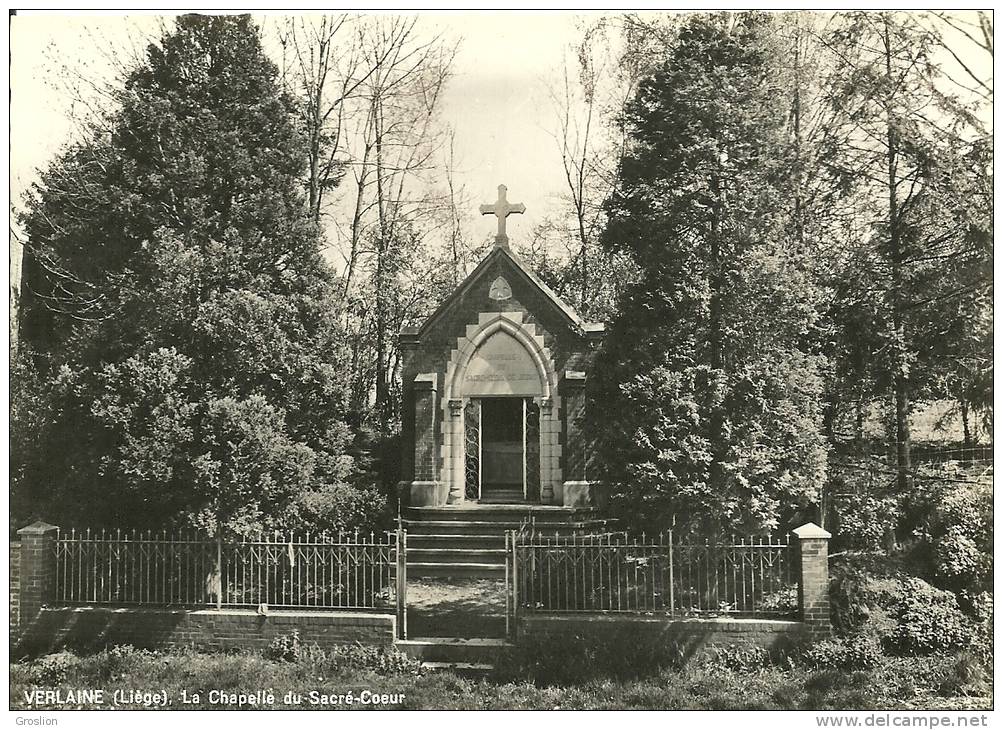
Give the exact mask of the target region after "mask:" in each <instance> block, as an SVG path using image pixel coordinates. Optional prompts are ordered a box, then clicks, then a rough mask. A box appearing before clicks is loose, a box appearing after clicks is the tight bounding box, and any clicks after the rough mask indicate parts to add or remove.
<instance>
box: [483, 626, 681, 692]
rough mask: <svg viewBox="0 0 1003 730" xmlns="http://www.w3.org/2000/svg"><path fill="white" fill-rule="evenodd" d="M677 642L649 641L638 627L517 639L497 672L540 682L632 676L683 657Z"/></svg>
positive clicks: (649, 672) (580, 681)
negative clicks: (518, 640) (527, 639)
mask: <svg viewBox="0 0 1003 730" xmlns="http://www.w3.org/2000/svg"><path fill="white" fill-rule="evenodd" d="M682 660H683V651H682V649H681V647H679V646H678V645H675V644H669V643H661V642H658V641H652V640H651V638H650V636H648V635H646V634H643V633H642V632H640V631H638V630H637V629H636V628H632V627H624V628H621V629H617V630H615V631H611V632H609V633H604V634H601V635H596V634H575V635H568V634H559V635H553V636H540V637H534V638H533V640H532V641H524V642H520V643H519V644H518V646H517V648H516V649H515V650H514V651H513V652H512V653H511V654H510V655H509V656H508V658H507V660H505V661H503V662H502V665H501V666H500V667H499V672H498V674H499V677H501V678H506V679H519V680H529V681H532V682H534V683H535V684H536V685H538V686H569V685H576V684H584V683H586V682H590V681H594V680H599V679H636V678H638V677H644V676H651V675H654V674H657V673H658V672H659V671H660V670H661V669H663V668H665V667H668V666H678V665H679V664H681V663H682Z"/></svg>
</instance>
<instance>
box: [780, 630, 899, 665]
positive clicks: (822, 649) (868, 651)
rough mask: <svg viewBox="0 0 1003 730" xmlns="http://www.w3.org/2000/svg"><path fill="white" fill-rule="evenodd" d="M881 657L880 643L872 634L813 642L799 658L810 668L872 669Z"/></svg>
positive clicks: (800, 661)
mask: <svg viewBox="0 0 1003 730" xmlns="http://www.w3.org/2000/svg"><path fill="white" fill-rule="evenodd" d="M880 658H881V646H880V644H879V643H878V642H877V641H876V640H875V639H874V638H873V637H870V636H852V637H849V636H844V637H839V638H835V639H826V640H824V641H820V642H818V643H816V644H812V645H811V646H809V647H808V648H807V649H805V650H804V652H803V653H802V654H801V656H800V657H799V658H798V660H799V663H801V664H803V665H804V666H805V667H807V668H809V669H816V670H820V669H821V670H829V669H838V670H842V671H854V670H859V669H871V668H872V667H874V666H876V665H877V663H878V661H879V660H880Z"/></svg>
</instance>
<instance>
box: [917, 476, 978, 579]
mask: <svg viewBox="0 0 1003 730" xmlns="http://www.w3.org/2000/svg"><path fill="white" fill-rule="evenodd" d="M928 538H929V539H930V540H932V542H933V545H934V555H935V570H936V575H937V577H938V578H939V579H941V580H942V581H943V582H944V584H945V585H946V586H948V587H952V588H954V589H955V590H958V589H967V590H971V591H976V592H978V591H982V590H986V589H988V588H991V587H992V574H993V498H992V485H991V483H979V484H966V483H961V484H953V485H951V486H950V487H949V488H948V489H946V490H945V492H944V495H943V498H942V499H941V500H940V502H939V504H938V505H937V506H936V508H935V509H934V512H933V514H932V515H931V519H930V525H929V533H928Z"/></svg>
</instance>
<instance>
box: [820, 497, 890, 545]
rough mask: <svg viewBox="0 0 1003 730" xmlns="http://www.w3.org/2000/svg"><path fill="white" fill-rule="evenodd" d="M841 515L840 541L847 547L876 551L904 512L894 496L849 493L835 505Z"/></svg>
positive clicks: (839, 515)
mask: <svg viewBox="0 0 1003 730" xmlns="http://www.w3.org/2000/svg"><path fill="white" fill-rule="evenodd" d="M835 508H836V514H837V515H838V517H839V530H838V533H837V534H838V535H839V541H840V544H841V545H843V546H846V547H851V548H856V549H859V550H877V549H879V548H881V547H882V545H883V544H884V538H885V536H886V535H887V534H889V533H891V532H892V531H893V530H894V529H895V527H896V525H897V524H898V521H899V517H900V515H901V508H900V506H899V500H898V498H897V497H895V496H875V495H870V494H849V495H846V496H843V497H840V498H839V500H838V501H837V502H836V504H835Z"/></svg>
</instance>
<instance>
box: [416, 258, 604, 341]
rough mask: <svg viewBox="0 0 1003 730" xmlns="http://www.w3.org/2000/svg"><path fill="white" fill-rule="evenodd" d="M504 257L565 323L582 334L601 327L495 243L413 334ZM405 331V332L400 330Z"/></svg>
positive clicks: (427, 324) (440, 313)
mask: <svg viewBox="0 0 1003 730" xmlns="http://www.w3.org/2000/svg"><path fill="white" fill-rule="evenodd" d="M500 258H504V259H507V260H508V261H509V262H511V264H512V267H513V268H514V269H515V270H516V272H518V273H519V274H520V275H521V276H522V277H523V278H525V279H526V281H528V282H529V283H530V284H531V285H532V286H534V287H536V288H537V289H538V290H539V291H540V292H542V293H543V294H544V296H545V297H546V298H547V299H548V300H550V302H551V303H552V304H553V305H554V307H555V309H557V310H558V311H559V312H560V313H561V314H562V315H564V317H565V319H567V321H568V324H569V325H570V326H571V327H572V328H573V329H575V330H576V331H578V332H579V333H581V334H585V333H586V332H595V331H597V330H599V329H601V325H596V324H595V323H590V322H585V321H584V320H583V319H582V318H581V317H579V316H578V313H577V312H576V311H575V310H574V309H573V308H572V307H571V305H570V304H568V303H567V302H565V301H564V300H563V299H561V298H560V297H559V296H557V293H556V292H555V291H554V290H553V289H551V288H550V287H549V286H547V285H546V284H545V283H543V281H542V280H541V279H540V277H538V276H537V275H536V274H534V273H533V271H532V270H531V269H530V268H529V266H527V265H526V264H525V263H524V262H523V260H522V259H520V258H519V257H518V256H516V255H515V254H514V253H513V252H512V251H511V250H510V249H509V248H508V247H507V246H495V247H494V248H493V249H492V250H491V252H490V253H489V254H488V255H487V256H485V257H484V258H483V259H481V262H480V263H479V264H477V266H476V267H475V268H474V270H473V271H471V272H470V273H469V274H468V275H467V278H465V279H464V280H463V281H462V282H460V284H459V286H457V287H456V289H454V290H453V292H452V293H451V294H450V295H449V296H448V297H446V298H445V299H444V300H443V301H442V303H441V304H439V306H438V307H437V308H436V310H435V311H434V312H433V313H432V314H431V315H430V316H429V317H428V319H426V320H425V322H424V323H423V324H422V325H421V327H419V328H418V330H417V331H416V332H414V333H413V335H416V336H418V337H420V336H421V335H423V334H424V333H425V332H426V331H428V329H429V328H430V327H431V326H432V325H433V324H434V323H435V322H436V321H437V320H438V319H439V318H440V317H441V316H442V315H443V313H445V311H446V310H447V309H449V306H450V305H451V304H452V303H453V301H454V300H455V299H457V298H458V297H461V296H462V295H463V294H464V293H466V292H467V291H468V290H469V289H470V288H471V287H472V286H473V285H474V284H475V283H476V282H477V281H478V280H479V279H480V278H481V277H482V276H483V275H484V273H485V272H486V271H487V270H488V268H489V267H490V266H491V264H492V263H494V262H495V261H496V260H498V259H500ZM401 334H405V333H401Z"/></svg>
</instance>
